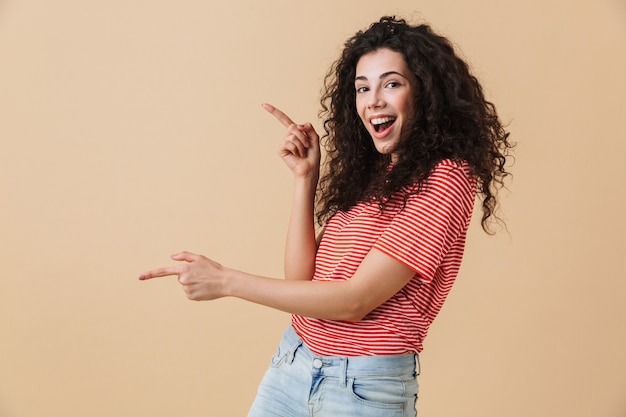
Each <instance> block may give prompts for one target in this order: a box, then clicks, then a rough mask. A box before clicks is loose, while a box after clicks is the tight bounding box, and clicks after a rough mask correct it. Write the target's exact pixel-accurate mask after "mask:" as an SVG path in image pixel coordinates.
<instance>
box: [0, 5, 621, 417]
mask: <svg viewBox="0 0 626 417" xmlns="http://www.w3.org/2000/svg"><path fill="white" fill-rule="evenodd" d="M215 3H219V4H215ZM392 13H396V14H400V15H402V16H405V17H408V18H411V19H420V18H423V19H426V20H427V21H429V22H430V23H432V25H433V26H434V27H435V28H436V29H438V30H440V31H441V32H443V33H445V34H447V35H448V36H449V37H450V38H452V39H453V40H454V41H455V42H456V44H457V45H458V46H459V47H460V48H461V50H462V51H463V54H464V55H465V56H466V57H468V60H469V61H470V62H471V63H472V66H473V67H474V69H475V72H476V74H477V75H478V76H479V77H480V78H481V80H482V81H483V84H484V86H485V88H486V91H487V94H488V96H489V97H490V98H491V99H492V100H493V101H494V102H495V103H497V105H498V108H499V111H500V113H501V115H502V117H503V119H504V120H506V121H509V122H510V130H511V132H512V134H513V136H512V138H513V139H514V140H515V141H517V142H518V148H517V151H516V156H517V161H516V164H515V166H514V167H513V171H514V174H515V178H514V179H513V181H512V183H511V184H510V190H511V191H510V192H507V193H504V194H503V200H502V203H503V215H504V216H505V218H506V221H507V225H508V229H509V233H506V232H504V233H499V234H498V235H496V236H495V237H488V236H486V235H485V234H483V233H482V232H481V231H480V227H479V224H478V223H479V222H478V221H477V220H478V219H475V221H474V222H473V224H472V226H471V232H470V237H469V242H468V247H467V251H466V257H465V261H464V265H463V268H462V270H461V274H460V276H459V279H458V281H457V285H456V287H455V288H454V290H453V292H452V294H451V296H450V298H449V300H448V303H447V304H446V306H445V307H444V309H443V311H442V313H441V315H440V317H439V319H438V321H437V322H436V323H435V324H434V325H433V327H432V330H431V334H430V336H429V337H428V338H427V340H426V344H425V351H424V353H423V355H422V365H423V374H422V376H421V377H420V380H419V381H420V385H421V393H420V395H421V398H420V400H419V402H418V405H419V409H420V416H425V417H439V416H441V417H449V416H471V417H502V416H507V417H522V416H523V417H527V416H533V417H554V416H569V417H588V416H600V417H624V416H626V353H625V352H626V303H625V300H626V284H625V278H626V273H625V272H626V266H625V261H624V259H625V258H626V253H625V246H626V245H625V244H624V236H626V222H625V221H624V213H625V212H626V210H625V208H626V207H625V204H624V197H623V193H624V191H626V190H625V178H626V168H624V154H625V153H626V145H625V143H626V127H625V124H624V116H626V113H625V112H626V98H625V97H626V75H625V74H626V5H625V3H624V1H623V0H595V1H592V0H575V1H565V0H562V1H559V0H531V1H526V2H522V1H511V0H506V1H500V2H494V1H491V0H477V1H472V2H466V1H460V0H459V1H452V0H424V1H421V2H416V1H408V0H396V1H394V0H390V1H387V2H382V1H365V0H350V1H345V0H339V1H338V0H318V1H314V2H308V3H306V4H304V3H298V2H294V1H288V0H266V1H262V2H261V1H253V0H246V1H240V2H212V1H201V0H190V1H185V2H172V1H161V0H154V1H121V0H109V1H85V0H57V1H43V0H4V1H2V2H0V140H1V142H0V143H1V145H2V148H1V149H0V231H1V232H0V233H1V237H0V242H1V244H2V248H1V251H0V268H1V271H2V277H1V279H0V332H1V333H0V337H1V340H0V416H1V417H78V416H81V417H82V416H89V417H99V416H107V417H109V416H119V417H142V416H146V417H147V416H150V417H161V416H162V417H174V416H186V417H193V416H241V415H245V411H246V410H247V408H248V406H249V403H250V402H251V400H252V398H253V396H254V393H255V390H256V385H257V383H258V381H259V380H260V378H261V376H262V374H263V372H264V370H265V368H266V365H267V363H268V360H269V357H270V356H271V354H272V353H273V352H274V350H275V345H276V343H277V340H278V338H279V335H280V333H281V332H282V330H283V328H284V327H285V325H286V324H287V323H288V320H289V317H288V315H286V314H283V313H278V312H274V311H271V310H269V309H266V308H263V307H259V306H254V305H250V304H246V303H244V302H242V301H239V300H231V299H227V300H219V301H216V302H210V303H208V302H204V303H194V302H190V301H187V300H186V299H185V297H184V295H183V293H182V291H181V290H180V288H179V287H178V284H177V283H176V282H175V280H174V279H163V280H160V281H152V282H138V281H137V279H136V276H137V275H138V274H139V273H140V272H142V271H144V270H146V269H149V268H153V267H157V266H165V265H168V264H170V262H168V255H169V254H171V253H173V252H176V251H179V250H183V249H185V250H191V251H197V252H202V253H204V254H207V255H209V256H211V257H213V258H215V259H217V260H218V261H220V262H222V263H224V264H226V265H229V266H232V267H237V268H240V269H243V270H247V271H251V272H256V273H259V274H264V275H270V276H280V275H281V269H282V250H283V236H284V233H285V226H286V218H287V214H288V204H289V199H290V186H291V183H290V175H289V173H288V171H287V169H286V168H284V167H283V165H282V162H281V161H280V160H279V158H278V157H277V156H276V154H275V149H276V146H277V144H278V141H279V140H280V139H281V138H282V134H283V131H282V128H281V127H280V126H279V125H278V124H277V123H276V122H275V121H274V120H272V119H271V118H270V117H269V116H268V115H267V114H265V113H264V112H263V110H262V109H261V107H260V103H262V102H264V101H268V102H271V103H274V104H276V105H277V106H279V107H281V108H283V109H284V110H285V111H287V112H288V113H289V114H290V115H292V116H293V117H294V118H295V119H297V120H302V121H303V120H311V121H314V122H315V123H316V125H318V126H319V122H318V121H316V119H315V117H316V114H317V110H318V101H317V100H318V94H319V90H320V87H321V81H322V77H323V75H324V73H325V71H326V68H327V67H328V65H329V64H330V63H331V61H332V60H334V59H335V58H336V56H337V53H338V51H339V50H340V48H341V45H342V44H343V42H344V40H345V39H346V38H347V37H348V36H350V35H351V34H353V33H354V32H355V31H356V30H358V29H362V28H364V27H366V26H367V25H368V24H369V23H370V22H372V21H374V20H376V19H377V18H378V17H380V16H381V15H383V14H392Z"/></svg>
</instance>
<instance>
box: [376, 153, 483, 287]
mask: <svg viewBox="0 0 626 417" xmlns="http://www.w3.org/2000/svg"><path fill="white" fill-rule="evenodd" d="M475 192H476V185H475V180H474V179H473V177H472V176H471V175H470V173H469V168H468V167H467V165H461V166H459V165H458V164H455V163H452V162H451V163H449V164H439V165H437V167H436V168H435V170H434V171H433V172H432V173H431V175H430V176H429V177H428V178H427V179H426V180H425V181H424V182H423V183H422V187H421V189H420V190H419V192H418V193H416V194H414V195H412V196H411V197H410V198H409V200H408V201H407V203H406V206H405V208H404V209H403V210H402V211H401V212H400V213H398V214H396V216H395V217H394V219H393V221H392V222H391V224H390V225H389V227H388V228H387V229H386V230H385V231H384V232H383V233H382V235H381V236H380V238H379V239H378V240H377V242H376V243H375V244H374V247H375V248H376V249H378V250H380V251H382V252H383V253H385V254H387V255H389V256H391V257H392V258H394V259H396V260H397V261H399V262H402V263H403V264H405V265H407V266H408V267H410V268H411V269H413V270H414V271H415V272H416V273H417V275H418V279H419V280H420V281H422V282H431V281H432V280H433V277H434V276H435V272H436V270H437V268H438V267H439V266H440V265H441V263H442V261H443V259H444V258H445V257H446V255H447V254H448V251H449V250H450V248H451V247H452V246H453V244H454V242H455V241H456V240H457V238H458V237H459V235H460V234H461V233H463V232H464V231H465V230H466V229H467V226H468V223H469V220H470V217H471V211H472V206H473V201H474V196H475Z"/></svg>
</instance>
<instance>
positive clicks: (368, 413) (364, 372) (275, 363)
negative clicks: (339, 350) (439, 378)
mask: <svg viewBox="0 0 626 417" xmlns="http://www.w3.org/2000/svg"><path fill="white" fill-rule="evenodd" d="M416 368H417V369H418V370H417V372H416ZM418 373H419V359H418V356H417V355H414V354H407V355H393V356H347V357H344V356H319V355H316V354H314V353H313V352H311V351H310V350H309V349H308V348H307V347H306V346H305V345H304V343H303V342H302V339H300V337H298V335H297V334H296V332H295V331H294V330H293V328H292V327H291V326H289V328H288V329H287V330H286V331H285V333H284V334H283V337H282V339H281V341H280V345H279V347H278V351H277V352H276V354H275V355H274V356H273V357H272V361H271V363H270V367H269V369H268V370H267V372H266V373H265V376H264V377H263V380H262V381H261V384H260V385H259V390H258V393H257V397H256V399H255V400H254V403H253V404H252V408H251V409H250V412H249V414H248V417H269V416H281V417H300V416H301V417H344V416H359V417H379V416H380V417H383V416H384V417H409V416H410V417H415V416H416V415H417V412H416V410H415V402H416V401H417V392H418V385H417V379H416V377H417V375H418Z"/></svg>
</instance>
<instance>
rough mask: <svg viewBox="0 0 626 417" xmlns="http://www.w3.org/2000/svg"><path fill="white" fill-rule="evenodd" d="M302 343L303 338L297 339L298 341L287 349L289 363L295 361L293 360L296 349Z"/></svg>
mask: <svg viewBox="0 0 626 417" xmlns="http://www.w3.org/2000/svg"><path fill="white" fill-rule="evenodd" d="M300 345H302V340H297V341H296V343H294V344H293V345H291V346H290V347H289V350H288V351H287V363H288V364H289V365H291V364H292V363H293V360H294V359H295V357H296V350H298V348H299V347H300Z"/></svg>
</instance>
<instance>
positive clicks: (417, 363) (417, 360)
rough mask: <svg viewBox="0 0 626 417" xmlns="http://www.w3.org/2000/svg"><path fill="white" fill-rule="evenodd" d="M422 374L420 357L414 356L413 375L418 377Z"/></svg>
mask: <svg viewBox="0 0 626 417" xmlns="http://www.w3.org/2000/svg"><path fill="white" fill-rule="evenodd" d="M421 373H422V364H421V363H420V355H419V354H418V353H416V354H415V375H416V376H418V375H419V374H421Z"/></svg>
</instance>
